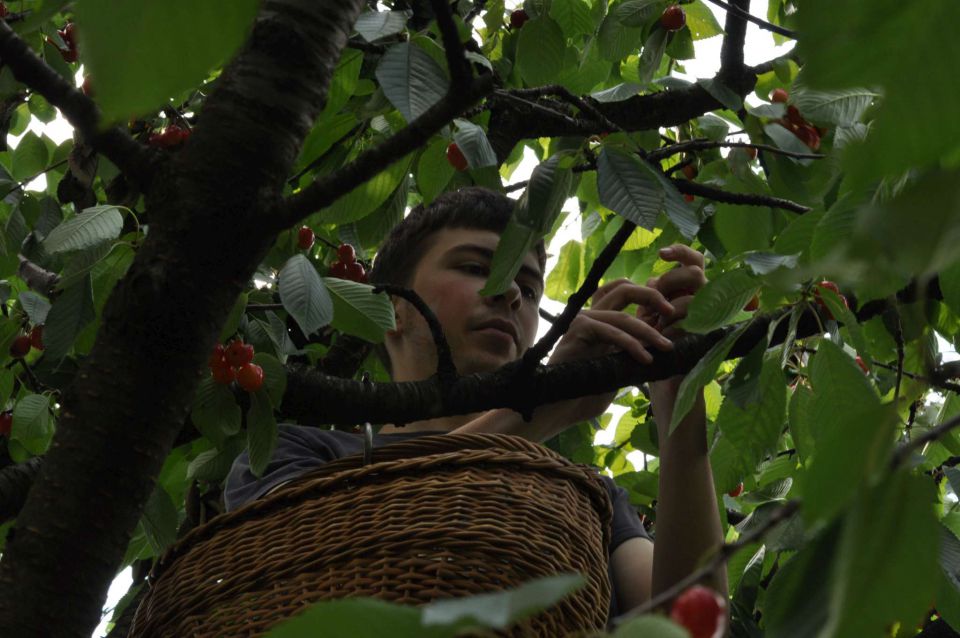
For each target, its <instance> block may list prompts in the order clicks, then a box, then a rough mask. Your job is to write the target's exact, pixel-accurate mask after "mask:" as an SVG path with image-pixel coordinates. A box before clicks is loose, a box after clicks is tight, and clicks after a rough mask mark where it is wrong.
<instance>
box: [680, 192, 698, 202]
mask: <svg viewBox="0 0 960 638" xmlns="http://www.w3.org/2000/svg"><path fill="white" fill-rule="evenodd" d="M683 199H684V201H686V202H692V201H693V200H694V199H696V198H695V197H694V196H693V195H691V194H690V193H687V194H686V195H684V196H683Z"/></svg>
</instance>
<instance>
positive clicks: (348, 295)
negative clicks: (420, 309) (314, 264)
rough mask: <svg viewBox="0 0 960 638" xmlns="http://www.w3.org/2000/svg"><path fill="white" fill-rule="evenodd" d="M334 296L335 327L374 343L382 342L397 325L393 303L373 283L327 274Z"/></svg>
mask: <svg viewBox="0 0 960 638" xmlns="http://www.w3.org/2000/svg"><path fill="white" fill-rule="evenodd" d="M323 281H324V283H325V284H326V286H327V291H328V292H329V293H330V298H331V299H332V300H333V327H334V328H336V329H337V330H339V331H341V332H344V333H346V334H350V335H354V336H356V337H360V338H361V339H365V340H367V341H369V342H371V343H382V342H383V339H384V337H385V335H386V332H387V331H388V330H393V329H394V328H396V324H395V323H394V319H395V315H394V310H393V304H392V303H391V302H390V299H389V298H388V297H387V296H386V295H374V294H372V290H373V287H372V286H368V285H366V284H360V283H356V282H353V281H346V280H343V279H337V278H334V277H324V280H323Z"/></svg>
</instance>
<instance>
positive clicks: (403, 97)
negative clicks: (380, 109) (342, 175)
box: [376, 42, 447, 186]
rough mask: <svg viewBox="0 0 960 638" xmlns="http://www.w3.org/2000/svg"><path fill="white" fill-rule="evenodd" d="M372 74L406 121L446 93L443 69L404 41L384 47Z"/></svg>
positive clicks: (422, 111) (445, 78)
mask: <svg viewBox="0 0 960 638" xmlns="http://www.w3.org/2000/svg"><path fill="white" fill-rule="evenodd" d="M376 75H377V80H379V82H380V88H382V89H383V93H384V95H386V96H387V99H388V100H390V103H391V104H393V106H394V107H395V108H396V109H397V110H398V111H400V113H401V114H402V115H403V117H404V119H405V120H406V121H407V122H411V121H413V120H414V119H416V118H417V117H419V116H420V115H421V114H422V113H424V112H425V111H426V110H427V109H429V108H430V107H431V106H433V105H434V104H436V103H437V102H439V101H440V98H442V97H443V96H444V94H445V93H446V92H447V75H446V73H445V72H444V70H443V68H442V67H441V66H440V65H439V64H437V63H436V61H434V59H433V58H432V57H430V55H429V54H428V53H427V52H426V51H424V50H423V49H421V48H420V47H418V46H415V45H413V44H410V43H408V42H403V43H401V44H397V45H394V46H392V47H390V48H389V49H387V52H386V53H385V54H384V55H383V57H382V58H380V64H379V65H377V71H376ZM394 186H396V185H394Z"/></svg>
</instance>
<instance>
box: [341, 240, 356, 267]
mask: <svg viewBox="0 0 960 638" xmlns="http://www.w3.org/2000/svg"><path fill="white" fill-rule="evenodd" d="M337 257H339V258H340V261H342V262H343V263H345V264H352V263H353V262H355V261H356V260H357V251H355V250H354V249H353V246H351V245H350V244H340V247H339V248H337Z"/></svg>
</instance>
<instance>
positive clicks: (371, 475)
mask: <svg viewBox="0 0 960 638" xmlns="http://www.w3.org/2000/svg"><path fill="white" fill-rule="evenodd" d="M424 449H427V450H428V452H427V453H426V454H424V453H423V451H424ZM438 449H439V451H437V450H438ZM431 450H432V453H431ZM465 452H472V453H474V454H473V455H472V456H469V457H466V458H465V457H464V453H465ZM531 462H533V463H531ZM486 464H493V465H499V466H502V467H503V468H511V469H513V470H514V471H516V470H521V469H522V470H525V471H539V472H547V473H550V474H554V475H557V478H562V479H566V480H570V481H573V482H574V483H575V484H576V485H577V487H578V489H580V490H583V491H585V492H586V493H587V495H588V497H589V498H590V502H591V503H592V504H593V509H594V510H595V511H596V513H597V514H598V516H599V517H600V520H601V524H602V525H603V527H604V532H603V533H604V537H605V539H606V537H607V536H608V535H609V533H610V530H609V526H610V522H611V520H612V510H611V505H610V501H609V497H608V494H607V490H606V487H605V486H604V485H603V483H602V480H601V479H600V477H599V475H598V474H597V473H596V471H595V470H594V469H593V468H592V467H590V466H588V465H584V464H579V463H574V462H573V461H570V460H569V459H567V458H566V457H564V456H562V455H560V454H557V453H556V452H554V451H553V450H551V449H549V448H547V447H545V446H543V445H541V444H539V443H536V442H534V441H530V440H529V439H526V438H524V437H521V436H517V435H512V434H473V433H471V434H453V433H440V434H436V435H424V436H421V437H416V438H413V439H410V440H407V441H400V442H397V443H392V444H389V445H385V446H381V447H378V448H375V449H374V450H373V462H372V463H371V464H370V465H368V466H364V465H363V454H362V453H360V454H354V455H350V456H345V457H342V458H340V459H335V460H333V461H330V462H329V463H325V464H324V465H323V466H321V467H318V468H316V469H314V470H310V471H309V472H305V473H303V474H301V475H299V476H297V477H295V479H293V480H292V481H291V482H290V483H288V484H286V485H284V486H282V487H280V488H279V489H276V490H275V491H273V492H270V493H268V494H267V495H265V496H262V497H260V498H258V499H255V500H253V501H251V502H249V503H247V504H245V505H243V506H242V507H239V508H237V509H235V510H233V511H231V512H224V513H222V514H218V515H217V516H215V517H214V518H212V519H210V520H209V521H207V522H206V523H204V524H203V525H200V526H198V527H195V528H194V529H192V530H190V531H189V532H188V533H187V534H185V535H184V536H183V537H182V538H180V539H177V540H176V541H175V542H174V543H173V544H172V545H170V546H169V547H168V548H167V549H166V551H164V553H163V554H162V555H161V556H160V557H159V559H158V560H157V562H156V563H155V564H154V566H153V569H151V571H150V575H149V578H148V582H150V581H156V580H157V579H159V578H160V577H161V576H162V574H163V572H164V571H166V569H167V567H168V566H170V565H171V564H173V562H175V561H176V560H177V559H178V558H179V557H180V556H181V555H183V554H185V553H187V552H188V551H189V549H190V548H191V547H192V546H193V545H194V544H195V543H198V542H202V541H203V540H205V539H207V538H210V537H211V536H213V535H214V534H216V533H218V532H220V531H222V530H224V529H228V528H231V527H234V526H236V525H241V524H243V523H244V522H246V521H247V520H250V519H254V518H261V517H263V516H269V515H270V514H271V513H272V512H274V511H275V510H278V509H284V508H287V507H291V506H293V505H295V504H296V503H297V502H301V501H303V500H306V499H309V498H314V497H315V496H316V494H315V492H318V491H323V490H328V491H329V488H331V487H333V488H335V489H340V488H342V487H343V486H344V485H348V484H357V482H358V481H359V482H363V483H370V482H378V481H383V480H385V477H386V476H396V475H404V474H406V475H409V474H413V473H416V472H422V471H423V469H424V467H431V468H437V467H448V468H449V467H463V466H468V465H486Z"/></svg>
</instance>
